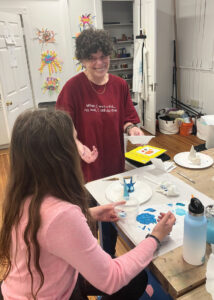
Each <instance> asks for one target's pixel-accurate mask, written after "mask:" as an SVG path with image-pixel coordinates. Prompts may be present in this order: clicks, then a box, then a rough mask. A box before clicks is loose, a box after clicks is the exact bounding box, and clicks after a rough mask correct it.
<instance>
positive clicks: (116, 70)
mask: <svg viewBox="0 0 214 300" xmlns="http://www.w3.org/2000/svg"><path fill="white" fill-rule="evenodd" d="M132 70H133V69H132V68H123V69H110V70H109V72H121V71H132Z"/></svg>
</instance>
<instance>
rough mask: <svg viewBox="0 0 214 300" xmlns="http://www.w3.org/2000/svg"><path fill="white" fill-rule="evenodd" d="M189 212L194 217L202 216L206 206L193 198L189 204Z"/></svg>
mask: <svg viewBox="0 0 214 300" xmlns="http://www.w3.org/2000/svg"><path fill="white" fill-rule="evenodd" d="M189 212H190V213H192V214H194V215H201V214H203V213H204V206H203V204H202V203H201V201H200V200H199V199H197V198H192V199H191V201H190V204H189Z"/></svg>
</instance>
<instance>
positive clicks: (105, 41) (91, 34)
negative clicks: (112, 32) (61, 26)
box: [75, 28, 113, 60]
mask: <svg viewBox="0 0 214 300" xmlns="http://www.w3.org/2000/svg"><path fill="white" fill-rule="evenodd" d="M112 49H113V46H112V41H111V39H110V36H109V33H108V32H107V31H105V30H103V29H94V28H89V29H85V30H83V31H82V32H81V33H80V35H79V36H78V37H77V38H76V53H75V55H76V58H77V59H78V60H81V59H89V58H90V56H91V54H92V53H97V51H102V53H103V54H104V55H106V56H107V55H110V54H111V52H112Z"/></svg>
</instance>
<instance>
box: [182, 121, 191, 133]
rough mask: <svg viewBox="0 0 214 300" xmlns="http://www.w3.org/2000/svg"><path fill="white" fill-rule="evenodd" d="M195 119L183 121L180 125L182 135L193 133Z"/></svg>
mask: <svg viewBox="0 0 214 300" xmlns="http://www.w3.org/2000/svg"><path fill="white" fill-rule="evenodd" d="M192 127H193V121H191V123H182V124H181V126H180V135H184V136H188V135H190V134H191V133H192Z"/></svg>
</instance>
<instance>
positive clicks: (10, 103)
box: [5, 101, 13, 106]
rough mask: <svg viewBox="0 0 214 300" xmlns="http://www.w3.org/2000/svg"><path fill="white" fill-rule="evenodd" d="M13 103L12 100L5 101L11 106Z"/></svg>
mask: <svg viewBox="0 0 214 300" xmlns="http://www.w3.org/2000/svg"><path fill="white" fill-rule="evenodd" d="M12 104H13V102H12V101H6V103H5V105H6V106H10V105H12Z"/></svg>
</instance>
